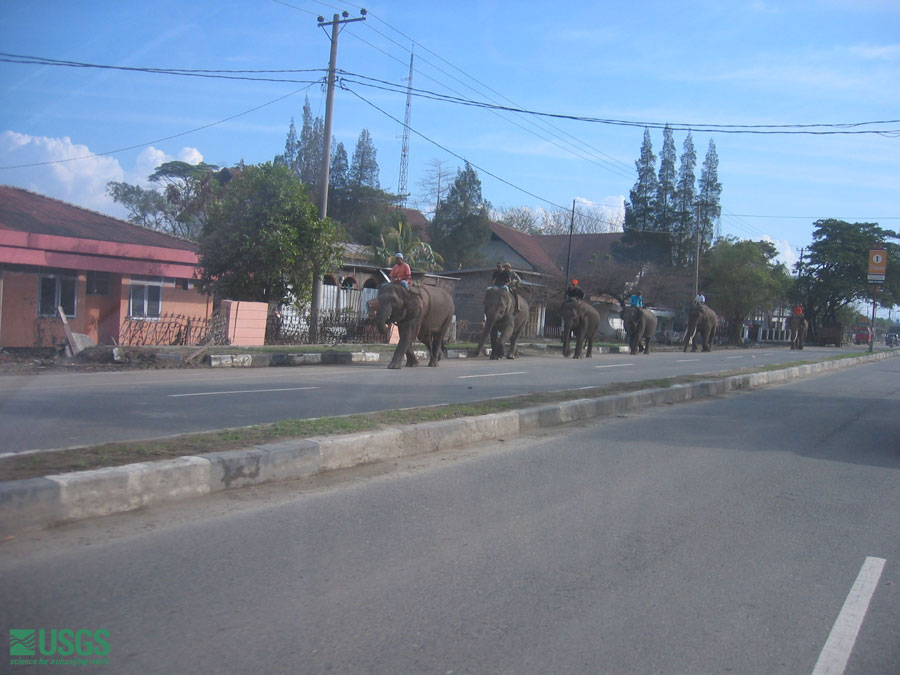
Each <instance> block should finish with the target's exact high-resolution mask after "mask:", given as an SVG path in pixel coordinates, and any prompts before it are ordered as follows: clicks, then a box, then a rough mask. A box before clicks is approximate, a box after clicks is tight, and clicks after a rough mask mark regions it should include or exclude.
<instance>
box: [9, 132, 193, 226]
mask: <svg viewBox="0 0 900 675" xmlns="http://www.w3.org/2000/svg"><path fill="white" fill-rule="evenodd" d="M178 158H179V159H181V161H184V162H188V163H190V164H197V163H199V162H201V161H203V155H202V154H201V153H200V151H199V150H197V149H196V148H189V147H185V148H182V150H181V151H180V152H179V154H178ZM174 159H175V157H173V156H171V155H168V154H166V153H165V152H163V151H162V150H159V149H157V148H154V147H152V146H151V147H148V148H145V149H144V150H142V151H141V153H140V154H139V155H138V156H137V158H136V159H135V162H134V165H133V166H132V167H131V168H130V169H128V170H125V169H124V168H123V167H122V165H121V164H120V163H119V160H118V159H116V158H114V157H107V156H97V155H93V154H92V153H91V150H90V148H88V147H87V146H86V145H80V144H77V143H73V142H72V140H71V139H70V138H68V137H63V138H49V137H46V136H30V135H28V134H20V133H17V132H15V131H4V132H3V133H0V167H6V168H4V169H3V170H0V183H3V184H5V185H15V186H18V187H23V188H25V189H27V190H31V191H32V192H36V193H38V194H42V195H46V196H48V197H54V198H56V199H61V200H63V201H66V202H69V203H71V204H76V205H77V206H82V207H84V208H88V209H92V210H94V211H99V212H101V213H106V214H109V215H111V216H114V217H116V218H124V217H125V216H126V211H125V209H124V208H123V207H121V206H119V205H118V204H116V203H115V202H113V201H112V199H110V197H109V196H108V195H107V194H106V184H107V183H108V182H109V181H125V182H128V183H132V184H134V185H140V186H142V187H149V186H150V185H151V183H150V182H149V181H148V180H147V176H149V175H150V174H151V173H153V171H154V170H155V169H156V167H158V166H159V165H160V164H162V163H164V162H169V161H172V160H174Z"/></svg>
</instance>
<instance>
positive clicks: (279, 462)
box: [0, 351, 900, 537]
mask: <svg viewBox="0 0 900 675" xmlns="http://www.w3.org/2000/svg"><path fill="white" fill-rule="evenodd" d="M897 354H900V352H893V351H892V352H880V353H876V354H871V355H865V356H858V357H854V358H849V359H841V360H838V361H824V362H821V363H814V364H809V365H803V366H792V367H789V368H783V369H780V370H773V371H768V372H759V373H749V374H745V375H734V376H731V377H728V378H725V379H722V380H707V381H702V382H694V383H692V384H683V385H675V386H672V387H668V388H657V389H646V390H642V391H635V392H631V393H628V394H616V395H611V396H603V397H600V398H591V399H578V400H574V401H565V402H563V403H556V404H549V405H542V406H536V407H532V408H524V409H522V410H515V411H509V412H503V413H492V414H488V415H481V416H478V417H464V418H459V419H453V420H446V421H440V422H428V423H423V424H416V425H410V426H404V427H391V428H387V429H381V430H378V431H372V432H364V433H357V434H347V435H341V436H325V437H316V438H309V439H291V440H286V441H280V442H277V443H269V444H266V445H258V446H255V447H252V448H248V449H245V450H229V451H223V452H211V453H208V454H204V455H199V456H188V457H178V458H175V459H171V460H164V461H159V462H143V463H138V464H128V465H125V466H119V467H112V468H107V469H95V470H91V471H80V472H75V473H67V474H59V475H55V476H47V477H44V478H31V479H27V480H18V481H6V482H2V483H0V537H8V536H10V535H14V534H17V533H19V532H22V531H25V530H29V529H40V528H46V527H50V526H52V525H57V524H61V523H67V522H71V521H75V520H81V519H84V518H94V517H98V516H106V515H111V514H114V513H124V512H127V511H133V510H136V509H140V508H144V507H148V506H153V505H156V504H164V503H170V502H174V501H179V500H183V499H189V498H192V497H200V496H204V495H208V494H211V493H214V492H222V491H224V490H230V489H235V488H241V487H247V486H251V485H262V484H264V483H270V482H274V481H287V480H296V479H298V478H307V477H310V476H313V475H316V474H318V473H321V472H323V471H329V470H332V469H342V468H349V467H352V466H357V465H359V464H368V463H373V462H380V461H384V460H388V459H396V458H401V457H410V456H414V455H419V454H425V453H430V452H437V451H439V450H445V449H448V448H455V447H461V446H464V445H467V444H470V443H478V442H482V441H490V440H497V439H500V438H510V437H514V436H518V435H520V434H524V433H528V432H531V431H535V430H537V429H541V428H544V427H553V426H558V425H562V424H567V423H569V422H576V421H580V420H587V419H592V418H596V417H606V416H611V415H617V414H620V413H623V412H628V411H634V410H639V409H643V408H648V407H652V406H660V405H666V404H670V403H682V402H686V401H693V400H699V399H703V398H709V397H712V396H718V395H721V394H725V393H727V392H730V391H742V390H749V389H754V388H757V387H762V386H766V385H771V384H783V383H786V382H790V381H791V380H795V379H799V378H801V377H806V376H809V375H815V374H818V373H822V372H827V371H835V370H843V369H846V368H850V367H852V366H855V365H859V364H861V363H867V362H870V361H878V360H881V359H885V358H890V357H892V356H896V355H897Z"/></svg>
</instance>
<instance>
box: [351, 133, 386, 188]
mask: <svg viewBox="0 0 900 675" xmlns="http://www.w3.org/2000/svg"><path fill="white" fill-rule="evenodd" d="M375 155H376V152H375V146H374V145H373V144H372V137H371V136H370V135H369V130H368V129H363V130H362V131H361V132H360V134H359V140H357V141H356V149H355V150H354V151H353V159H352V160H351V161H350V184H351V185H357V186H363V187H368V188H372V189H373V190H380V189H381V185H380V182H379V180H378V160H377V159H376V157H375Z"/></svg>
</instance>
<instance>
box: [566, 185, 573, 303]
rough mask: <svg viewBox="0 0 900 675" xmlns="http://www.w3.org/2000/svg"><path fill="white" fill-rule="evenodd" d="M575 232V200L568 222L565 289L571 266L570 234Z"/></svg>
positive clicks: (567, 285)
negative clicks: (570, 218)
mask: <svg viewBox="0 0 900 675" xmlns="http://www.w3.org/2000/svg"><path fill="white" fill-rule="evenodd" d="M574 232H575V200H574V199H573V200H572V220H571V221H570V222H569V252H568V253H567V254H566V288H568V287H569V265H571V264H572V234H574Z"/></svg>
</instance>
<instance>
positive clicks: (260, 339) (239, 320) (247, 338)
mask: <svg viewBox="0 0 900 675" xmlns="http://www.w3.org/2000/svg"><path fill="white" fill-rule="evenodd" d="M267 310H268V305H267V304H266V303H264V302H240V301H238V300H223V301H222V311H223V312H225V313H226V314H227V316H228V333H227V334H228V341H229V342H230V343H231V344H233V345H239V346H243V347H261V346H263V345H264V344H265V342H266V317H267Z"/></svg>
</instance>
